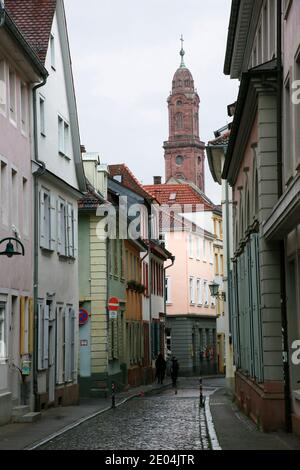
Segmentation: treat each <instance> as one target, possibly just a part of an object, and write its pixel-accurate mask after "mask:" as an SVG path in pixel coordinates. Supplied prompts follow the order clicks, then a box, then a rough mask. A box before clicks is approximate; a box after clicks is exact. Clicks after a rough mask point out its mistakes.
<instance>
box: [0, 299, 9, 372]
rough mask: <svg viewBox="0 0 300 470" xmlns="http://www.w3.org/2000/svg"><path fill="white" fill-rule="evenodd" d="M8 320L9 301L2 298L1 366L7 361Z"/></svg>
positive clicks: (0, 306) (0, 318)
mask: <svg viewBox="0 0 300 470" xmlns="http://www.w3.org/2000/svg"><path fill="white" fill-rule="evenodd" d="M6 318H7V301H6V300H4V299H2V298H1V297H0V364H1V362H5V361H6V359H7V334H6ZM1 338H2V340H1Z"/></svg>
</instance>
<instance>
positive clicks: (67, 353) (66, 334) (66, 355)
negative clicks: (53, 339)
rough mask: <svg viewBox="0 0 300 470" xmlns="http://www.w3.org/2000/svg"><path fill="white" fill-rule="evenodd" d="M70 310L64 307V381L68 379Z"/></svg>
mask: <svg viewBox="0 0 300 470" xmlns="http://www.w3.org/2000/svg"><path fill="white" fill-rule="evenodd" d="M69 317H70V312H69V307H66V308H65V338H64V340H65V377H64V379H65V382H69V380H70V369H71V367H70V349H71V348H70V318H69Z"/></svg>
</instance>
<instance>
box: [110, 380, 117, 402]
mask: <svg viewBox="0 0 300 470" xmlns="http://www.w3.org/2000/svg"><path fill="white" fill-rule="evenodd" d="M111 407H112V408H115V407H116V386H115V383H114V382H113V383H112V384H111Z"/></svg>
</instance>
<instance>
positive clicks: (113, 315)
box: [108, 297, 120, 320]
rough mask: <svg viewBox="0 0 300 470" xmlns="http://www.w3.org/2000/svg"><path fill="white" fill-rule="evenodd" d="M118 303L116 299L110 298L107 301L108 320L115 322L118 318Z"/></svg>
mask: <svg viewBox="0 0 300 470" xmlns="http://www.w3.org/2000/svg"><path fill="white" fill-rule="evenodd" d="M119 307H120V302H119V299H118V297H111V298H110V299H109V301H108V311H109V318H110V320H116V319H117V318H118V310H119Z"/></svg>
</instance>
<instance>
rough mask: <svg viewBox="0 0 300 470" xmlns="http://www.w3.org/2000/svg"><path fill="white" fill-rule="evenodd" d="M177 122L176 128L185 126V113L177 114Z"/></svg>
mask: <svg viewBox="0 0 300 470" xmlns="http://www.w3.org/2000/svg"><path fill="white" fill-rule="evenodd" d="M175 124H176V129H182V128H183V114H182V113H177V114H176V116H175Z"/></svg>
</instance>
